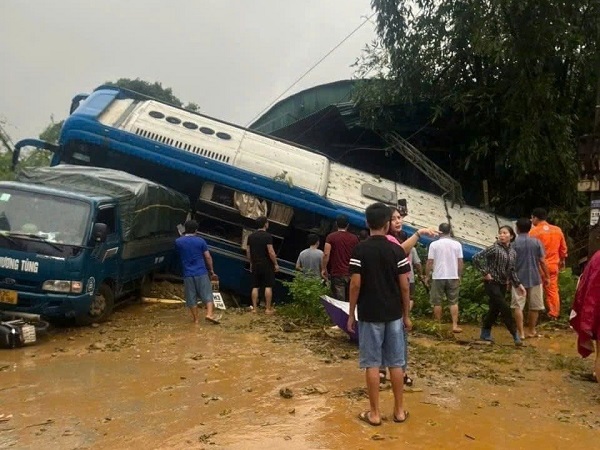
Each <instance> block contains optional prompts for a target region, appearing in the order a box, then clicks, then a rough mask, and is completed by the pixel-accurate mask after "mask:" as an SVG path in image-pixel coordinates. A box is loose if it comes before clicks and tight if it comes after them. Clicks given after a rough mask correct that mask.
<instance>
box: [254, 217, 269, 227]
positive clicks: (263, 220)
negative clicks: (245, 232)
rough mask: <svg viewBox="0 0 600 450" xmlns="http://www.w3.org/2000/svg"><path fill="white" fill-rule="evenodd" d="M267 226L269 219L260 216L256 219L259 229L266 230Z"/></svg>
mask: <svg viewBox="0 0 600 450" xmlns="http://www.w3.org/2000/svg"><path fill="white" fill-rule="evenodd" d="M266 224H267V218H266V217H265V216H260V217H257V218H256V226H257V227H258V228H264V227H265V225H266Z"/></svg>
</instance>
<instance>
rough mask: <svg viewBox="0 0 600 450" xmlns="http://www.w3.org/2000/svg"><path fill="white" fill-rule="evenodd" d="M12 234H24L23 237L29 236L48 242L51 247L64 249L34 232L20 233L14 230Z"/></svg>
mask: <svg viewBox="0 0 600 450" xmlns="http://www.w3.org/2000/svg"><path fill="white" fill-rule="evenodd" d="M10 235H11V236H23V237H27V238H30V239H34V240H36V241H38V242H43V243H44V244H48V245H49V246H50V247H53V248H55V249H56V250H58V251H59V252H62V251H63V248H61V247H59V246H58V245H56V244H55V243H54V242H50V241H49V240H48V239H44V238H43V237H41V236H38V235H37V234H33V233H19V232H17V231H13V232H12V233H10Z"/></svg>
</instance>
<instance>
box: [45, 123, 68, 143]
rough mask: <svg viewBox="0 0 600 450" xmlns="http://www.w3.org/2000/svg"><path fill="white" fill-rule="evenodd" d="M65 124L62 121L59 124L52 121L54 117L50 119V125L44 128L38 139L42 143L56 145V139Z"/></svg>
mask: <svg viewBox="0 0 600 450" xmlns="http://www.w3.org/2000/svg"><path fill="white" fill-rule="evenodd" d="M63 123H65V121H64V120H61V121H59V122H55V121H54V117H50V124H49V125H48V126H47V127H46V129H45V130H44V131H42V132H41V133H40V139H41V140H42V141H46V142H50V143H51V144H56V143H58V139H59V137H60V130H61V128H62V126H63Z"/></svg>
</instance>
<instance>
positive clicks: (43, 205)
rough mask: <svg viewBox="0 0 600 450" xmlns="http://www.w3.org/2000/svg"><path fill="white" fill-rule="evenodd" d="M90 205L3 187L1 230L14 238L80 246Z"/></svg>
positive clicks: (0, 190)
mask: <svg viewBox="0 0 600 450" xmlns="http://www.w3.org/2000/svg"><path fill="white" fill-rule="evenodd" d="M89 215H90V205H89V204H87V203H85V202H82V201H79V200H76V199H72V198H64V197H58V196H54V195H48V194H42V193H39V192H31V191H25V190H18V189H13V188H0V233H2V234H4V235H9V236H10V237H11V238H23V239H27V238H29V239H37V240H43V241H46V242H49V243H52V244H65V245H77V246H81V245H83V243H84V238H85V235H86V231H87V228H88V227H87V224H88V222H89Z"/></svg>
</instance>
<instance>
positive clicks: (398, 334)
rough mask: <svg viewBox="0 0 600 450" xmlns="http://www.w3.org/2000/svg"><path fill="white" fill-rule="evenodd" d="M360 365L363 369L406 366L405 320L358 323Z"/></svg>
mask: <svg viewBox="0 0 600 450" xmlns="http://www.w3.org/2000/svg"><path fill="white" fill-rule="evenodd" d="M358 328H359V336H360V337H359V339H358V350H359V365H360V367H361V369H368V368H371V367H377V368H379V367H391V368H397V367H400V368H402V367H405V365H406V360H405V358H406V350H405V347H406V346H405V337H404V334H405V333H404V322H403V321H402V319H398V320H394V321H391V322H362V321H359V323H358Z"/></svg>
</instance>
